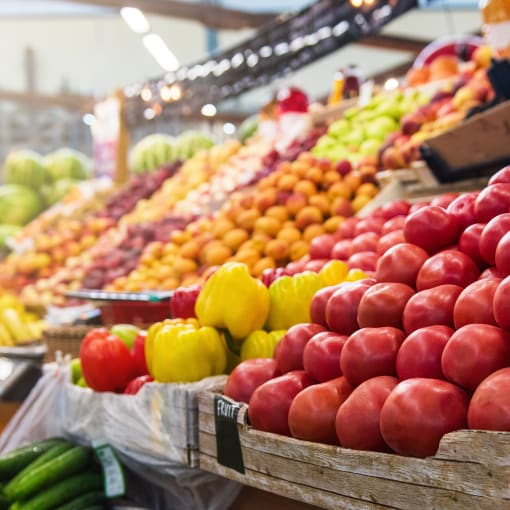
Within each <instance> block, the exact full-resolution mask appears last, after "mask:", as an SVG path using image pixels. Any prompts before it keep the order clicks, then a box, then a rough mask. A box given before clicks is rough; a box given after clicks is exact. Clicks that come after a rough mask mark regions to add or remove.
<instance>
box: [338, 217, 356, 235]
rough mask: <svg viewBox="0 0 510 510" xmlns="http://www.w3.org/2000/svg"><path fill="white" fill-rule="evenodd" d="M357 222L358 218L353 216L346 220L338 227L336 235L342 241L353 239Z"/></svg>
mask: <svg viewBox="0 0 510 510" xmlns="http://www.w3.org/2000/svg"><path fill="white" fill-rule="evenodd" d="M358 221H360V220H359V218H356V217H354V216H353V217H351V218H347V219H346V220H344V221H342V223H341V224H340V226H339V227H338V230H337V233H338V234H339V235H340V236H341V237H342V239H352V238H353V237H354V229H355V228H356V224H357V223H358Z"/></svg>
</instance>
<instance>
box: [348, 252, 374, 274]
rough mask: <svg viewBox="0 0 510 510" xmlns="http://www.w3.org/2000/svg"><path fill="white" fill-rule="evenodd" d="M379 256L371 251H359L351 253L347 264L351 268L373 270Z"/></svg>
mask: <svg viewBox="0 0 510 510" xmlns="http://www.w3.org/2000/svg"><path fill="white" fill-rule="evenodd" d="M378 260H379V256H378V255H377V253H374V252H371V251H360V252H357V253H353V254H352V255H351V256H350V257H349V259H348V260H347V265H348V266H349V267H350V268H351V269H355V268H356V269H361V270H362V271H375V268H376V266H377V261H378Z"/></svg>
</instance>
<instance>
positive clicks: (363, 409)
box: [336, 375, 398, 452]
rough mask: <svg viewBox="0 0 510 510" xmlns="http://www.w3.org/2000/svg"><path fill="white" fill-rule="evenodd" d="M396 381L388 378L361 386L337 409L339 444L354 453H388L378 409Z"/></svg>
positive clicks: (379, 378) (374, 378)
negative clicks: (354, 451) (357, 451)
mask: <svg viewBox="0 0 510 510" xmlns="http://www.w3.org/2000/svg"><path fill="white" fill-rule="evenodd" d="M397 384H398V380H397V379H396V378H395V377H390V376H387V375H383V376H379V377H373V378H372V379H368V381H365V382H363V383H361V384H360V385H359V386H358V387H357V388H355V389H354V391H353V392H352V393H351V394H350V396H349V397H347V399H346V400H345V402H344V403H343V404H342V405H341V406H340V408H339V409H338V412H337V415H336V435H337V436H338V440H339V441H340V444H341V445H342V446H343V447H345V448H353V449H354V450H370V451H377V452H387V451H389V450H390V449H389V447H388V445H387V444H386V443H385V441H384V439H383V437H382V435H381V428H380V426H379V418H380V415H381V409H382V407H383V404H384V402H385V401H386V399H387V398H388V396H389V394H390V393H391V392H392V391H393V389H394V388H395V387H396V386H397Z"/></svg>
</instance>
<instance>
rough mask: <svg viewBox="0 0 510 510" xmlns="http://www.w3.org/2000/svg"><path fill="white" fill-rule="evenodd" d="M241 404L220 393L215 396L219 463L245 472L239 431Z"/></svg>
mask: <svg viewBox="0 0 510 510" xmlns="http://www.w3.org/2000/svg"><path fill="white" fill-rule="evenodd" d="M240 408H241V406H240V404H238V403H237V402H234V401H232V400H230V399H228V398H225V397H222V396H220V395H215V397H214V422H215V424H216V452H217V455H216V457H217V460H218V463H219V464H221V465H222V466H225V467H228V468H231V469H235V470H236V471H238V472H239V473H242V474H244V463H243V452H242V450H241V442H240V441H239V433H238V431H237V415H238V414H239V409H240Z"/></svg>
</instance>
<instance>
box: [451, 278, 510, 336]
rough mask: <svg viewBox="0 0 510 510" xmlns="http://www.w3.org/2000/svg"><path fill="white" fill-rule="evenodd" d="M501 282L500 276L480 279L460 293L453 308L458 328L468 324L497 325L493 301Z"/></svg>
mask: <svg viewBox="0 0 510 510" xmlns="http://www.w3.org/2000/svg"><path fill="white" fill-rule="evenodd" d="M500 282H501V279H499V278H494V279H483V280H478V281H476V282H473V283H472V284H471V285H469V286H467V287H466V288H465V289H464V290H463V291H462V292H461V293H460V296H459V297H458V298H457V302H456V303H455V308H454V309H453V322H454V324H455V327H456V328H457V329H458V328H461V327H462V326H465V325H466V324H492V325H493V326H497V323H496V319H495V318H494V311H493V301H494V294H495V293H496V289H497V288H498V285H499V284H500Z"/></svg>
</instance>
